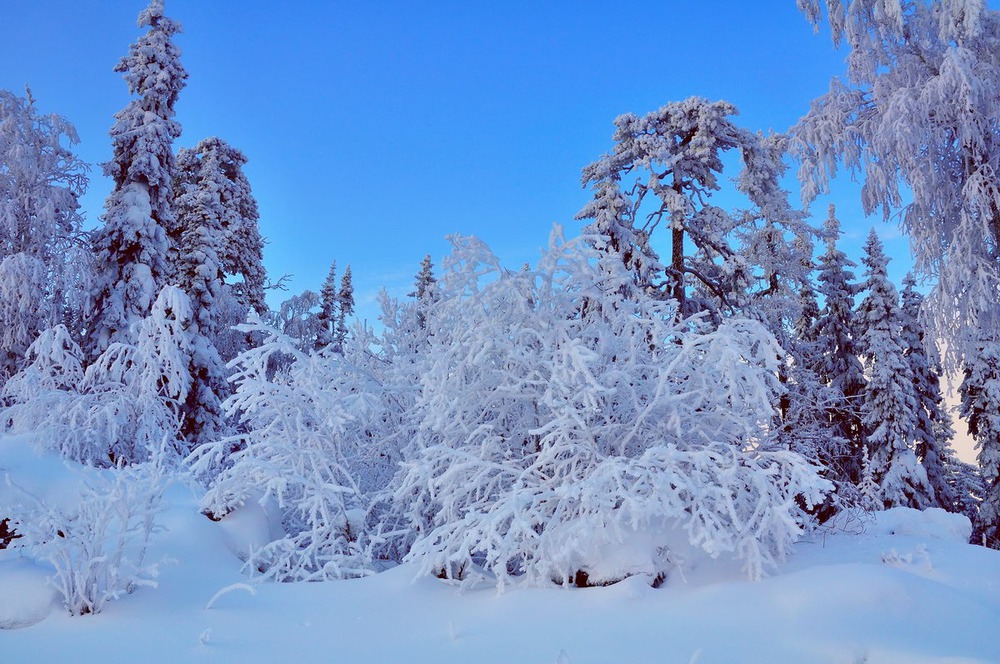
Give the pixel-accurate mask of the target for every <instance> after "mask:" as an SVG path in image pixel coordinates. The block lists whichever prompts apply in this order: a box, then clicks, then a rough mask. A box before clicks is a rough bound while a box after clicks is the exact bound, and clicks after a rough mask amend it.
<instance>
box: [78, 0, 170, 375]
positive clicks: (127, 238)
mask: <svg viewBox="0 0 1000 664" xmlns="http://www.w3.org/2000/svg"><path fill="white" fill-rule="evenodd" d="M138 24H139V26H140V27H148V28H149V31H148V32H147V33H146V34H145V35H143V36H142V37H140V38H139V39H138V40H137V41H136V42H135V43H133V44H132V45H131V47H130V48H129V52H128V55H126V56H125V57H124V58H122V60H121V61H120V62H119V63H118V65H117V66H116V67H115V71H117V72H121V73H122V74H123V77H124V78H125V82H126V83H127V84H128V89H129V92H130V93H131V94H133V95H136V96H137V98H136V99H133V100H132V101H131V102H129V104H128V106H126V107H125V108H124V109H123V110H122V111H120V112H119V113H117V114H116V115H115V124H114V126H113V127H112V128H111V139H112V151H113V156H112V159H111V161H109V162H107V163H105V164H104V173H105V174H106V175H108V176H109V177H111V178H113V180H114V183H115V186H114V190H113V191H112V192H111V194H110V195H109V196H108V199H107V201H106V202H105V206H104V207H105V212H104V216H103V221H104V225H103V226H102V227H101V228H100V229H98V230H97V231H96V232H95V233H94V235H93V248H94V255H95V261H96V270H97V278H96V280H95V284H94V290H93V293H94V307H93V310H92V314H91V317H90V322H89V325H88V339H87V344H86V348H85V351H86V352H87V353H88V355H89V356H90V357H96V356H97V355H99V354H100V353H101V351H103V350H104V349H106V348H107V347H108V346H109V345H110V344H111V343H112V342H115V341H123V340H127V338H128V333H129V328H130V326H131V325H132V324H133V323H134V322H136V321H137V320H139V319H140V318H142V317H143V316H145V315H146V314H147V313H148V312H149V310H150V307H151V306H152V304H153V300H154V299H155V298H156V296H157V294H158V293H159V292H160V289H161V288H162V287H163V286H164V285H166V283H167V279H168V277H170V276H171V265H170V264H169V256H168V253H169V248H170V244H169V239H168V238H169V235H170V234H173V233H175V232H176V220H175V217H174V212H173V204H174V200H173V199H174V196H173V181H174V176H175V164H174V153H173V142H174V139H176V138H177V137H179V136H180V133H181V127H180V124H179V123H178V122H177V121H176V120H174V105H175V104H176V102H177V97H178V95H179V93H180V91H181V89H182V88H183V87H184V81H185V79H186V78H187V72H186V71H184V68H183V67H182V66H181V64H180V50H179V49H178V48H177V46H176V45H175V44H174V43H173V36H174V35H175V34H176V33H178V32H180V29H181V27H180V24H179V23H177V22H176V21H173V20H172V19H170V18H167V17H166V16H165V15H164V14H163V2H162V0H152V1H151V2H150V4H149V6H148V7H147V8H146V9H144V10H143V11H142V12H141V13H140V14H139V20H138Z"/></svg>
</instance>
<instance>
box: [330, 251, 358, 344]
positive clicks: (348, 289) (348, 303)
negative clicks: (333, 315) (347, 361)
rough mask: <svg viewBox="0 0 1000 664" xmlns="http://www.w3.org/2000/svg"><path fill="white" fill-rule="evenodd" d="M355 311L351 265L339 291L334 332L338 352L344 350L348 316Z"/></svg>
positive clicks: (346, 271) (343, 277)
mask: <svg viewBox="0 0 1000 664" xmlns="http://www.w3.org/2000/svg"><path fill="white" fill-rule="evenodd" d="M353 313H354V282H353V280H352V277H351V266H350V265H348V266H347V268H345V269H344V276H342V277H341V278H340V291H339V292H338V293H337V325H336V329H335V330H334V334H333V347H334V350H336V351H337V352H338V353H343V352H344V341H345V340H346V339H347V317H348V316H350V315H351V314H353Z"/></svg>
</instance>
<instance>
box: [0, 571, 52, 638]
mask: <svg viewBox="0 0 1000 664" xmlns="http://www.w3.org/2000/svg"><path fill="white" fill-rule="evenodd" d="M50 575H51V570H46V569H45V568H42V567H40V566H38V565H36V564H34V563H32V562H31V561H29V560H25V559H23V558H22V559H15V560H2V559H0V588H3V601H2V602H0V629H20V628H22V627H29V626H31V625H34V624H35V623H38V622H41V621H43V620H45V618H47V617H48V615H49V614H50V613H52V610H53V608H55V606H56V604H57V600H58V599H59V593H58V592H56V589H55V588H54V587H53V586H52V584H51V583H49V576H50Z"/></svg>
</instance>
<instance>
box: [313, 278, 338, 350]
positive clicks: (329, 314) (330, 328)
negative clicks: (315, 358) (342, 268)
mask: <svg viewBox="0 0 1000 664" xmlns="http://www.w3.org/2000/svg"><path fill="white" fill-rule="evenodd" d="M339 304H340V303H339V301H338V298H337V261H333V263H331V264H330V271H329V272H328V273H327V275H326V279H325V280H324V281H323V287H322V288H321V289H320V291H319V313H318V314H317V315H316V320H317V322H318V327H319V330H318V332H317V334H316V350H321V349H323V348H326V347H327V346H328V345H329V344H330V343H332V342H333V335H334V332H336V327H337V309H338V305H339Z"/></svg>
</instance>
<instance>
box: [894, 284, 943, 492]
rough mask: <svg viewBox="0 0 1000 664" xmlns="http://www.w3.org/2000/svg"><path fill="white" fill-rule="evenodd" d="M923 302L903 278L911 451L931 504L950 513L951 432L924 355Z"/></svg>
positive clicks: (936, 376)
mask: <svg viewBox="0 0 1000 664" xmlns="http://www.w3.org/2000/svg"><path fill="white" fill-rule="evenodd" d="M923 301H924V298H923V295H921V294H920V293H919V292H917V290H916V280H915V279H914V278H913V275H912V274H907V275H906V277H905V278H904V279H903V291H902V307H901V310H900V313H901V314H902V326H901V332H900V340H901V341H902V344H903V349H904V354H905V356H906V360H907V363H908V364H909V366H910V371H911V372H912V373H913V386H914V391H915V393H916V398H917V408H916V411H915V412H916V416H917V426H916V430H915V432H914V434H915V436H914V438H915V442H916V448H915V451H916V453H917V458H918V459H919V460H920V462H921V464H922V465H923V467H924V471H925V472H926V473H927V481H928V482H929V483H930V485H931V488H932V489H934V498H935V503H936V504H937V506H939V507H943V508H945V509H950V508H951V506H952V504H953V503H954V496H952V495H951V494H952V487H951V486H950V485H949V484H948V478H947V475H948V471H947V465H948V462H949V459H950V458H951V456H952V453H951V449H950V448H951V439H952V437H953V436H954V431H953V429H952V426H951V420H950V419H949V417H948V414H947V413H946V412H945V411H944V398H943V397H942V395H941V366H940V364H938V362H936V361H935V360H933V359H932V358H931V357H930V356H928V353H927V348H926V343H927V340H926V339H925V336H924V328H923V325H922V324H921V322H920V307H921V305H922V304H923Z"/></svg>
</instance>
